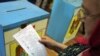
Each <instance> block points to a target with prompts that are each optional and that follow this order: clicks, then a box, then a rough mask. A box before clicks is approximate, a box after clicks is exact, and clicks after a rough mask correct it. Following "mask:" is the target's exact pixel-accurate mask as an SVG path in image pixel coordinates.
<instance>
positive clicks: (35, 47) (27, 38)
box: [13, 25, 47, 56]
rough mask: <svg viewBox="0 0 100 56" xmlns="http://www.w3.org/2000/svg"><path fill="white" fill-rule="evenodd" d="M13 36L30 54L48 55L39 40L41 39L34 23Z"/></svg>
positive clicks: (31, 55) (37, 55)
mask: <svg viewBox="0 0 100 56" xmlns="http://www.w3.org/2000/svg"><path fill="white" fill-rule="evenodd" d="M13 37H14V38H15V39H16V40H17V41H18V43H19V44H20V45H21V46H22V48H23V49H24V50H25V51H26V52H27V53H28V54H29V56H47V53H46V48H45V47H44V45H43V44H41V43H40V42H39V40H40V39H41V38H40V37H39V35H38V34H37V32H36V31H35V30H34V28H33V27H32V25H28V26H27V27H26V28H24V29H22V30H21V31H19V32H17V33H16V34H14V35H13Z"/></svg>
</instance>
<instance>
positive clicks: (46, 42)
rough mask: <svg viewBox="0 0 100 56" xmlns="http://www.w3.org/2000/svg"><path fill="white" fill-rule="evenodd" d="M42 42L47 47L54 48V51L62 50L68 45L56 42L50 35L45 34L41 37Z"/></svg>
mask: <svg viewBox="0 0 100 56" xmlns="http://www.w3.org/2000/svg"><path fill="white" fill-rule="evenodd" d="M40 42H41V43H42V44H44V45H45V46H46V47H47V48H49V49H52V50H54V51H56V52H57V51H62V50H63V49H65V48H66V45H64V44H61V43H58V42H56V41H55V40H53V39H51V38H50V37H48V36H44V37H42V38H41V40H40Z"/></svg>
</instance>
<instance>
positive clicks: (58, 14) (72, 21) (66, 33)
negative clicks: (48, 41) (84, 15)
mask: <svg viewBox="0 0 100 56" xmlns="http://www.w3.org/2000/svg"><path fill="white" fill-rule="evenodd" d="M81 4H82V0H54V3H53V8H52V12H51V17H50V20H49V23H48V27H47V32H46V33H47V35H48V36H50V37H51V38H53V39H54V40H56V41H58V42H61V43H62V42H68V41H69V40H71V39H73V38H74V37H75V35H76V33H77V32H78V29H79V27H80V24H81V22H80V20H79V18H78V15H77V14H80V13H79V11H80V6H81Z"/></svg>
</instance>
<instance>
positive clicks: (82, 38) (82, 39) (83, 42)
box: [75, 36, 88, 45]
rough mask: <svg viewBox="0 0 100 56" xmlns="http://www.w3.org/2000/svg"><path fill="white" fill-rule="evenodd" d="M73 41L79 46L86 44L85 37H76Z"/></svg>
mask: <svg viewBox="0 0 100 56" xmlns="http://www.w3.org/2000/svg"><path fill="white" fill-rule="evenodd" d="M75 41H76V42H77V43H80V44H83V45H87V44H88V40H87V39H85V37H83V36H78V37H77V38H76V39H75Z"/></svg>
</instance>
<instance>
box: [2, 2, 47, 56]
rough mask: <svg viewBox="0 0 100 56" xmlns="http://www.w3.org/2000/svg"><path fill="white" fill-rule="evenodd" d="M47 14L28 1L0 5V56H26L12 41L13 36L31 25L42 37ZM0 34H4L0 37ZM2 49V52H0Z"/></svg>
mask: <svg viewBox="0 0 100 56" xmlns="http://www.w3.org/2000/svg"><path fill="white" fill-rule="evenodd" d="M48 17H49V13H48V12H46V11H44V10H42V9H40V8H39V7H37V6H35V5H33V4H31V3H30V2H28V1H10V2H3V3H0V25H2V29H3V31H1V26H0V43H2V44H1V45H0V56H28V55H27V54H26V52H25V51H24V50H23V49H22V48H21V46H20V45H18V43H17V42H16V41H15V40H14V38H13V34H15V33H16V32H18V31H19V30H21V29H22V28H23V27H25V26H26V25H28V24H32V25H33V27H34V28H35V29H36V30H37V32H38V34H39V35H40V36H42V35H44V33H45V29H46V25H47V21H48V19H47V18H48ZM1 34H4V36H3V35H1ZM1 49H2V50H1Z"/></svg>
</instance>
